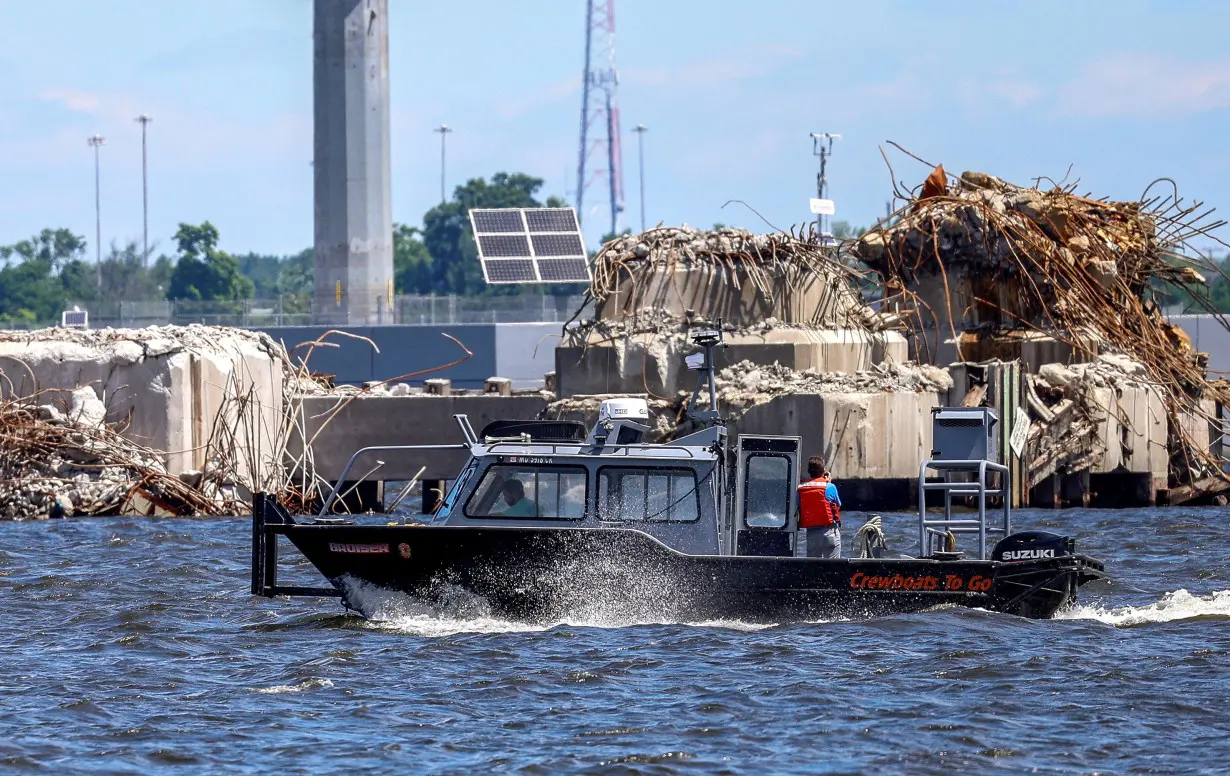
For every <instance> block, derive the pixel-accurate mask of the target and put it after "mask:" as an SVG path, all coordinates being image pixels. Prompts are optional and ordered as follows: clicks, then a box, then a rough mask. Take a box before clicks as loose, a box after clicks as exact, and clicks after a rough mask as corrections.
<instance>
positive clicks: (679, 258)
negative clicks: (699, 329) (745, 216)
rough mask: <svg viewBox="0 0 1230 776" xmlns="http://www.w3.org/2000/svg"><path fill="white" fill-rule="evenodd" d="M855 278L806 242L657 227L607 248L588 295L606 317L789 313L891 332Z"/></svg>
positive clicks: (790, 318)
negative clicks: (868, 303) (864, 297)
mask: <svg viewBox="0 0 1230 776" xmlns="http://www.w3.org/2000/svg"><path fill="white" fill-rule="evenodd" d="M858 277H860V273H857V272H855V271H853V270H851V269H850V268H849V267H846V266H845V265H843V264H841V263H840V262H838V261H836V260H835V259H834V257H833V255H832V251H831V250H830V249H828V248H826V247H824V246H822V245H821V244H820V243H818V242H816V241H815V240H812V239H808V238H806V237H796V236H794V235H791V234H782V233H775V234H753V233H752V232H749V231H747V230H746V229H735V228H730V227H720V228H717V229H709V230H705V229H695V228H693V227H689V226H681V227H664V226H660V227H657V228H655V229H650V230H649V231H646V232H643V233H640V234H629V235H624V236H621V237H617V238H615V239H613V240H611V241H610V242H608V243H606V244H605V245H603V247H602V249H601V250H600V251H599V252H598V255H597V256H596V257H595V258H594V279H593V282H592V283H591V284H590V295H591V296H592V297H593V298H594V299H595V300H597V302H598V305H599V307H600V308H601V309H602V310H603V312H602V313H601V315H600V317H605V318H626V317H629V316H635V315H637V314H638V313H641V312H642V311H644V310H646V309H649V308H658V309H659V310H660V311H661V312H660V313H659V314H665V315H667V316H668V317H669V318H670V319H671V321H672V322H687V320H686V319H689V318H691V317H693V314H695V315H697V316H698V317H702V318H705V319H707V320H710V321H714V320H717V319H718V318H719V317H724V318H725V319H726V320H743V321H745V322H746V321H751V320H753V319H754V318H763V317H768V316H767V315H764V314H761V315H748V314H746V313H748V312H754V311H756V310H760V311H762V312H763V311H765V310H771V309H774V308H777V309H784V310H785V313H784V314H783V315H779V316H778V317H779V318H781V320H782V322H783V323H787V324H790V323H794V324H803V325H808V326H813V327H820V326H822V327H830V328H858V329H867V330H880V329H883V328H887V327H889V326H891V325H894V324H895V323H896V320H895V319H889V320H886V319H884V318H882V317H881V316H880V315H879V314H878V313H877V312H876V311H874V310H872V309H870V308H868V307H867V306H865V305H864V304H863V302H862V299H861V297H860V295H859V293H858V291H857V289H856V287H855V284H854V282H853V281H854V280H855V279H857V278H858ZM718 296H723V297H726V298H725V299H722V300H720V301H719V300H718V299H717V298H716V297H718ZM805 297H806V301H804V299H805ZM792 299H797V302H795V303H792ZM702 307H703V308H706V309H704V310H702V309H701V308H702ZM719 308H720V309H719ZM720 310H725V311H726V312H727V314H726V315H725V316H723V315H722V314H721V311H720ZM740 312H742V313H744V314H742V315H741V314H740Z"/></svg>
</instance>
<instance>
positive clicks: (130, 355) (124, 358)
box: [111, 340, 145, 366]
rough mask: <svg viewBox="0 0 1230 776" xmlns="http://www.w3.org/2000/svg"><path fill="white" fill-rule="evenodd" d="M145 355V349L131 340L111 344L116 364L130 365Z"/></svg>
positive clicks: (113, 361) (112, 358) (113, 359)
mask: <svg viewBox="0 0 1230 776" xmlns="http://www.w3.org/2000/svg"><path fill="white" fill-rule="evenodd" d="M144 357H145V349H144V348H142V347H141V345H139V344H137V343H136V342H132V341H130V340H121V341H119V342H116V343H114V344H113V345H112V346H111V362H112V363H113V364H115V365H116V366H130V365H131V364H135V363H137V362H138V361H140V360H141V359H142V358H144Z"/></svg>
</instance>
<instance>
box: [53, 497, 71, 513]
mask: <svg viewBox="0 0 1230 776" xmlns="http://www.w3.org/2000/svg"><path fill="white" fill-rule="evenodd" d="M54 499H55V509H56V511H57V512H58V513H59V514H57V515H55V517H72V516H73V509H74V507H73V500H72V499H71V498H69V496H68V494H67V493H56V494H55V496H54Z"/></svg>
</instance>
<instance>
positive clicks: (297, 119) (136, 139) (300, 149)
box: [11, 89, 312, 171]
mask: <svg viewBox="0 0 1230 776" xmlns="http://www.w3.org/2000/svg"><path fill="white" fill-rule="evenodd" d="M38 99H40V100H42V101H45V102H54V103H57V104H60V105H63V106H64V107H65V108H67V109H68V110H70V111H72V112H74V113H77V114H81V117H80V118H76V119H68V120H65V121H63V122H60V124H59V126H56V127H54V128H52V129H51V131H46V129H43V130H41V131H38V132H28V133H25V135H24V136H20V135H19V136H17V137H15V138H13V139H12V141H11V142H12V144H13V147H14V148H15V149H16V151H17V153H14V154H12V155H11V158H12V159H13V160H14V161H20V163H21V164H22V165H30V166H42V165H50V166H61V165H64V164H74V163H75V157H74V156H73V155H72V154H67V153H66V151H67V150H69V149H71V150H74V151H75V150H78V147H81V148H84V146H85V138H86V136H87V135H91V134H95V133H99V134H102V135H103V136H105V137H106V138H107V141H108V145H109V146H120V147H123V146H125V145H131V144H133V143H136V144H139V143H140V136H141V131H140V126H139V125H138V124H137V123H136V122H135V119H136V117H137V116H138V115H140V114H143V113H145V114H149V115H150V116H152V117H153V119H154V121H153V124H152V125H151V126H150V128H149V137H150V154H151V159H153V158H155V155H157V159H158V163H159V165H160V166H161V167H163V168H164V169H175V170H197V171H209V170H215V169H218V168H219V167H225V166H228V165H231V164H233V165H235V166H243V167H265V166H269V164H270V163H272V164H275V165H276V164H277V163H279V162H285V161H286V160H287V159H288V158H292V157H296V158H301V159H302V162H303V164H305V165H306V164H308V163H309V162H311V157H312V124H311V122H312V117H311V115H310V114H302V115H301V114H299V113H279V114H272V115H264V116H252V117H251V120H250V121H247V120H245V121H242V122H241V121H235V120H227V119H225V118H222V117H221V116H220V115H219V114H218V113H217V112H216V111H215V110H212V109H211V108H210V107H209V106H206V105H192V104H184V103H181V102H179V101H177V100H175V99H164V98H154V99H150V98H145V97H140V96H137V95H134V94H123V93H120V94H101V93H100V94H94V93H89V92H83V91H80V90H74V89H53V90H48V91H45V92H42V93H40V94H39V95H38ZM110 153H112V154H117V153H120V152H119V151H118V150H114V149H112V150H110Z"/></svg>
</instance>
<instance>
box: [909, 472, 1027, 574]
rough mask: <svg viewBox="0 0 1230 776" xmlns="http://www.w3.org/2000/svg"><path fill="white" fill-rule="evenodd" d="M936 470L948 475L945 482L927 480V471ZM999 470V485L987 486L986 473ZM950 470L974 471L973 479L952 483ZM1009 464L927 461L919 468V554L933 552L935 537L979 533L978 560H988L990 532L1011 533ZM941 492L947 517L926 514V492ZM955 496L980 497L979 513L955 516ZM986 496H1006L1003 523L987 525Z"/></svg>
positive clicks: (930, 553)
mask: <svg viewBox="0 0 1230 776" xmlns="http://www.w3.org/2000/svg"><path fill="white" fill-rule="evenodd" d="M928 469H934V470H935V471H937V472H940V473H942V474H943V476H944V477H945V480H944V481H943V482H927V470H928ZM988 471H994V472H999V473H1000V478H999V482H1000V486H999V487H998V488H994V489H992V488H988V487H987V472H988ZM950 472H974V473H975V474H976V479H974V480H973V481H972V482H949V481H948V480H947V477H948V474H949V473H950ZM1007 483H1008V467H1007V466H1004V465H1003V464H998V463H992V462H991V461H985V460H984V461H924V462H923V464H922V466H921V467H920V468H919V471H918V548H919V549H918V554H919V556H920V557H927V556H929V555H932V554H933V550H932V547H931V544H932V539H933V538H936V537H940V536H943V535H944V534H946V533H953V534H959V533H976V534H978V559H979V560H986V559H987V534H988V533H1002V534H1003V535H1004V536H1007V535H1008V534H1010V533H1012V499H1011V497H1010V496H1009V495H1008V488H1007ZM928 491H941V492H942V493H943V494H944V517H943V518H942V519H938V520H937V519H929V518H928V517H927V492H928ZM953 496H977V497H978V501H977V516H976V517H973V518H957V517H953V515H952V497H953ZM987 496H1000V497H1002V498H1003V509H1002V520H1003V523H1002V525H994V526H988V525H987Z"/></svg>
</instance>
